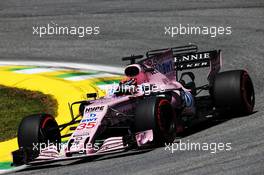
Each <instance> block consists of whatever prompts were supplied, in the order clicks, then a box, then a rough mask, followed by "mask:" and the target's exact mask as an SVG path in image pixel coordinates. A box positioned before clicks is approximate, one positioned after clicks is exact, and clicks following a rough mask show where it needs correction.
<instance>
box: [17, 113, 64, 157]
mask: <svg viewBox="0 0 264 175" xmlns="http://www.w3.org/2000/svg"><path fill="white" fill-rule="evenodd" d="M17 139H18V146H19V148H22V149H27V150H30V151H32V154H33V155H35V156H34V157H36V156H38V154H39V152H40V149H42V148H43V147H46V146H49V145H48V144H54V145H55V146H57V149H58V150H59V143H60V142H61V135H60V130H59V127H58V124H57V122H56V120H55V119H54V117H52V116H51V115H49V114H36V115H30V116H27V117H25V118H23V120H22V121H21V123H20V125H19V129H18V136H17Z"/></svg>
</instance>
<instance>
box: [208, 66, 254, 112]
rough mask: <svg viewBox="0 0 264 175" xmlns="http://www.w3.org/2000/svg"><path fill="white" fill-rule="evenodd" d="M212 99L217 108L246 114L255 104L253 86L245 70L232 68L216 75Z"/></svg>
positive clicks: (251, 110)
mask: <svg viewBox="0 0 264 175" xmlns="http://www.w3.org/2000/svg"><path fill="white" fill-rule="evenodd" d="M212 95H213V100H214V105H215V107H216V109H217V110H219V111H222V112H231V113H232V114H235V115H246V114H250V113H252V112H253V109H254V105H255V93H254V86H253V83H252V80H251V78H250V76H249V75H248V73H247V71H245V70H232V71H226V72H221V73H219V74H217V75H216V77H215V80H214V83H213V94H212Z"/></svg>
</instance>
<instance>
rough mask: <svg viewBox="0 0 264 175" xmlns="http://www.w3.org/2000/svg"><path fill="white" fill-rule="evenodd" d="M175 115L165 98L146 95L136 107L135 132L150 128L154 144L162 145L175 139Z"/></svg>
mask: <svg viewBox="0 0 264 175" xmlns="http://www.w3.org/2000/svg"><path fill="white" fill-rule="evenodd" d="M175 117H176V113H175V111H174V109H173V107H172V106H171V104H170V102H169V101H168V100H167V99H166V98H161V97H147V98H145V99H143V100H141V101H139V103H138V105H137V107H136V113H135V128H136V132H140V131H146V130H150V129H152V130H153V133H154V143H155V144H156V146H164V144H165V143H171V142H173V141H174V139H175V136H176V122H175V121H176V120H175Z"/></svg>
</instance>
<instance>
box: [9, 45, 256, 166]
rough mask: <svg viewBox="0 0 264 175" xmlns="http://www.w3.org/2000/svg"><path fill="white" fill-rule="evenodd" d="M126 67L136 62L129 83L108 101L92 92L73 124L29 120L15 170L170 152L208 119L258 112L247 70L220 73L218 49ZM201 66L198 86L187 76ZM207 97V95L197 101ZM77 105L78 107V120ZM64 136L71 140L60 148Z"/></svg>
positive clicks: (155, 53)
mask: <svg viewBox="0 0 264 175" xmlns="http://www.w3.org/2000/svg"><path fill="white" fill-rule="evenodd" d="M123 60H129V61H130V62H131V63H130V64H129V65H128V66H127V67H126V68H125V70H124V73H125V78H124V79H123V80H122V81H120V83H119V84H118V85H117V86H113V87H111V88H110V89H108V93H107V95H106V96H105V97H103V98H97V94H94V93H90V94H87V98H88V100H86V101H78V102H75V103H73V104H71V106H70V110H71V114H72V121H70V122H69V123H66V124H63V125H60V126H58V124H57V123H56V121H55V119H54V118H53V117H52V116H50V115H48V114H37V115H32V116H28V117H25V118H24V119H23V120H22V122H21V124H20V126H19V130H18V145H19V150H17V151H14V152H13V165H14V166H19V165H23V164H29V165H35V164H43V163H49V162H53V161H59V160H68V159H76V158H78V159H79V158H83V157H97V156H102V155H105V154H111V153H117V152H120V151H121V152H122V151H127V150H137V149H142V148H149V147H153V146H164V144H165V143H171V142H173V141H174V139H175V137H176V136H177V135H179V134H180V133H181V132H183V131H184V130H185V129H186V128H188V127H190V126H192V125H193V123H197V121H204V119H207V118H208V116H211V117H210V118H213V117H215V116H218V117H219V116H221V117H223V115H224V114H228V116H230V114H232V115H245V114H250V113H252V111H253V108H254V101H255V97H254V88H253V83H252V81H251V79H250V77H249V75H248V73H247V71H245V70H232V71H226V72H221V73H219V70H220V68H221V51H220V50H219V51H218V50H214V51H206V52H198V48H197V46H196V45H188V46H181V47H174V48H167V49H159V50H152V51H149V52H147V54H146V58H143V56H142V55H139V56H130V57H125V58H123ZM137 60H139V61H137ZM202 67H210V71H209V74H208V76H207V79H208V84H206V85H203V86H199V87H196V84H195V76H194V73H192V72H187V71H186V70H188V69H193V68H202ZM183 70H184V72H183V73H182V74H181V76H180V78H178V73H179V71H183ZM201 91H205V92H207V93H204V94H205V95H199V94H200V92H201ZM91 98H93V99H91ZM74 105H79V114H78V115H76V116H75V115H74V114H73V106H74ZM212 116H213V117H212ZM69 126H70V129H71V130H73V133H71V134H68V135H64V136H62V135H61V131H62V130H63V129H65V128H66V127H69ZM66 137H69V139H68V141H67V142H66V143H62V142H61V139H62V138H66Z"/></svg>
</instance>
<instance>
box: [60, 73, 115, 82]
mask: <svg viewBox="0 0 264 175" xmlns="http://www.w3.org/2000/svg"><path fill="white" fill-rule="evenodd" d="M114 76H116V75H114V74H109V73H103V74H100V73H99V74H94V75H80V76H73V77H67V78H64V79H65V80H69V81H81V80H87V79H91V78H102V77H114Z"/></svg>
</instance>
